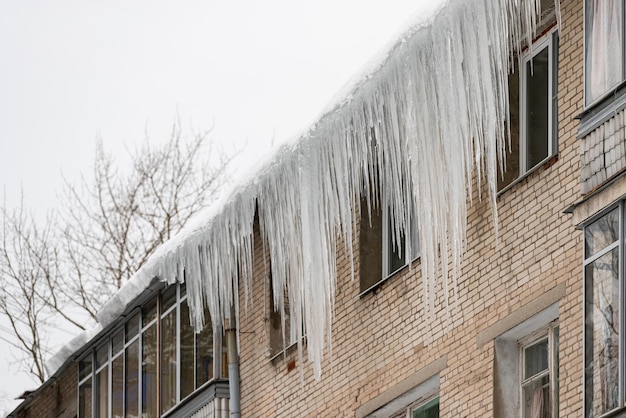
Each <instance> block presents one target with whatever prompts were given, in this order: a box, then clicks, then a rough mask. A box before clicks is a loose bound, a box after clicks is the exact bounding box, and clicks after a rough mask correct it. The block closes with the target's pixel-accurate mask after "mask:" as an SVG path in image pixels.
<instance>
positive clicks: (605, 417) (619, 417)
mask: <svg viewBox="0 0 626 418" xmlns="http://www.w3.org/2000/svg"><path fill="white" fill-rule="evenodd" d="M597 418H626V407H625V406H622V407H619V408H617V409H614V410H612V411H610V412H607V413H605V414H602V415H598V416H597Z"/></svg>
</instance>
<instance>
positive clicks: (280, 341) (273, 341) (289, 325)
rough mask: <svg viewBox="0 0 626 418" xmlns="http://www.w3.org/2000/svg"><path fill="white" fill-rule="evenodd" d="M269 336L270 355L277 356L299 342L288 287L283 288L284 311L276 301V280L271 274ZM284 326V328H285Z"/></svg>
mask: <svg viewBox="0 0 626 418" xmlns="http://www.w3.org/2000/svg"><path fill="white" fill-rule="evenodd" d="M269 290H270V291H269V295H268V298H269V307H270V312H269V337H270V356H272V357H275V356H277V355H278V354H280V353H282V352H284V351H285V350H286V349H287V348H289V347H291V346H292V345H294V344H296V343H297V342H298V335H297V329H296V327H297V325H296V323H295V318H293V317H292V316H291V315H290V313H289V295H288V293H287V289H284V290H283V292H282V293H283V306H284V308H285V309H284V312H281V311H280V310H278V306H277V304H276V303H275V302H274V281H273V280H272V276H271V274H270V275H269ZM283 327H284V328H283Z"/></svg>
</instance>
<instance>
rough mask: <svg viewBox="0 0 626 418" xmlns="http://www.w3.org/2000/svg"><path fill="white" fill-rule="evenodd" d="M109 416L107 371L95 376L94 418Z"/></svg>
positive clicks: (103, 370)
mask: <svg viewBox="0 0 626 418" xmlns="http://www.w3.org/2000/svg"><path fill="white" fill-rule="evenodd" d="M108 416H109V369H108V368H104V369H102V371H101V372H100V373H98V374H97V375H96V418H107V417H108Z"/></svg>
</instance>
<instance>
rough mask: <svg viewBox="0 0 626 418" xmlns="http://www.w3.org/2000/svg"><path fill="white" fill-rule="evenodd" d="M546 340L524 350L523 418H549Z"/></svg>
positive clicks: (549, 401) (548, 374) (549, 399)
mask: <svg viewBox="0 0 626 418" xmlns="http://www.w3.org/2000/svg"><path fill="white" fill-rule="evenodd" d="M548 353H549V346H548V339H547V338H545V339H543V340H541V341H539V342H536V343H534V344H532V345H530V346H528V347H525V348H524V367H523V376H522V392H523V399H522V402H523V410H524V414H523V416H524V418H550V417H551V413H552V411H551V405H552V401H551V395H550V392H551V391H550V370H549V361H548Z"/></svg>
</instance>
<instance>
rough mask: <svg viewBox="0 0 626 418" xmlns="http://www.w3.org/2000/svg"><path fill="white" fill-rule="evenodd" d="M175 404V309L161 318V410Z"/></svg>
mask: <svg viewBox="0 0 626 418" xmlns="http://www.w3.org/2000/svg"><path fill="white" fill-rule="evenodd" d="M175 404H176V310H172V311H170V312H169V313H168V314H167V315H165V317H163V319H162V320H161V411H163V412H165V411H167V410H169V409H170V408H171V407H172V406H174V405H175Z"/></svg>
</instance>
